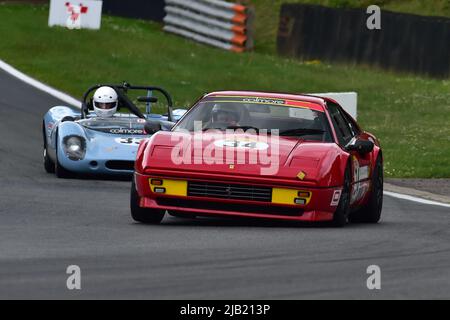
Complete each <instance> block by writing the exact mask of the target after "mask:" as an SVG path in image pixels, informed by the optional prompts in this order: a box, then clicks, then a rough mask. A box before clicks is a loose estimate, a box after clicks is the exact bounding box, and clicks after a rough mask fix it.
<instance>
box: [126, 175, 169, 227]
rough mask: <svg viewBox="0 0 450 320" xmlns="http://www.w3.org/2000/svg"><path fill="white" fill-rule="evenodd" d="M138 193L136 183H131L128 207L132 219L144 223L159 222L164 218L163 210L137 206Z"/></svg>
mask: <svg viewBox="0 0 450 320" xmlns="http://www.w3.org/2000/svg"><path fill="white" fill-rule="evenodd" d="M139 200H140V199H139V195H138V192H137V190H136V184H135V183H134V179H133V182H132V183H131V192H130V209H131V217H132V218H133V220H134V221H137V222H141V223H146V224H160V223H161V221H162V219H163V218H164V214H165V210H159V209H149V208H141V207H140V206H139Z"/></svg>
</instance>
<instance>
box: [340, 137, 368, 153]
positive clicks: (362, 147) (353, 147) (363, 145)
mask: <svg viewBox="0 0 450 320" xmlns="http://www.w3.org/2000/svg"><path fill="white" fill-rule="evenodd" d="M374 146H375V144H374V143H373V142H372V141H370V140H355V142H354V143H352V144H349V145H348V146H347V148H346V149H347V150H348V151H357V152H359V153H361V154H366V153H370V152H372V150H373V147H374Z"/></svg>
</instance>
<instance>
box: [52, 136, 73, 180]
mask: <svg viewBox="0 0 450 320" xmlns="http://www.w3.org/2000/svg"><path fill="white" fill-rule="evenodd" d="M56 141H58V135H56ZM56 145H57V147H56V162H55V173H56V176H57V177H58V178H60V179H71V178H74V177H75V174H74V173H73V172H71V171H69V170H67V169H66V168H64V167H63V166H62V165H61V164H60V163H59V161H58V152H59V150H58V143H57V144H56Z"/></svg>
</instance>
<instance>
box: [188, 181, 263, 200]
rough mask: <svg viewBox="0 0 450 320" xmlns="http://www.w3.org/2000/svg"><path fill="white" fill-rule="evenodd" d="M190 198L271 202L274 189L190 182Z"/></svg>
mask: <svg viewBox="0 0 450 320" xmlns="http://www.w3.org/2000/svg"><path fill="white" fill-rule="evenodd" d="M188 196H194V197H211V198H222V199H234V200H250V201H261V202H271V201H272V188H266V187H260V186H247V185H239V184H224V183H211V182H188Z"/></svg>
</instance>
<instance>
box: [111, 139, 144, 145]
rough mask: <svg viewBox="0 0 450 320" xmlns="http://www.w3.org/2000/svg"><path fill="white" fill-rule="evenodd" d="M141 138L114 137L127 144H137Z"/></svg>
mask: <svg viewBox="0 0 450 320" xmlns="http://www.w3.org/2000/svg"><path fill="white" fill-rule="evenodd" d="M142 140H143V139H141V138H116V139H115V141H116V142H117V143H120V144H125V145H129V146H137V145H139V143H141V141H142Z"/></svg>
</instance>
